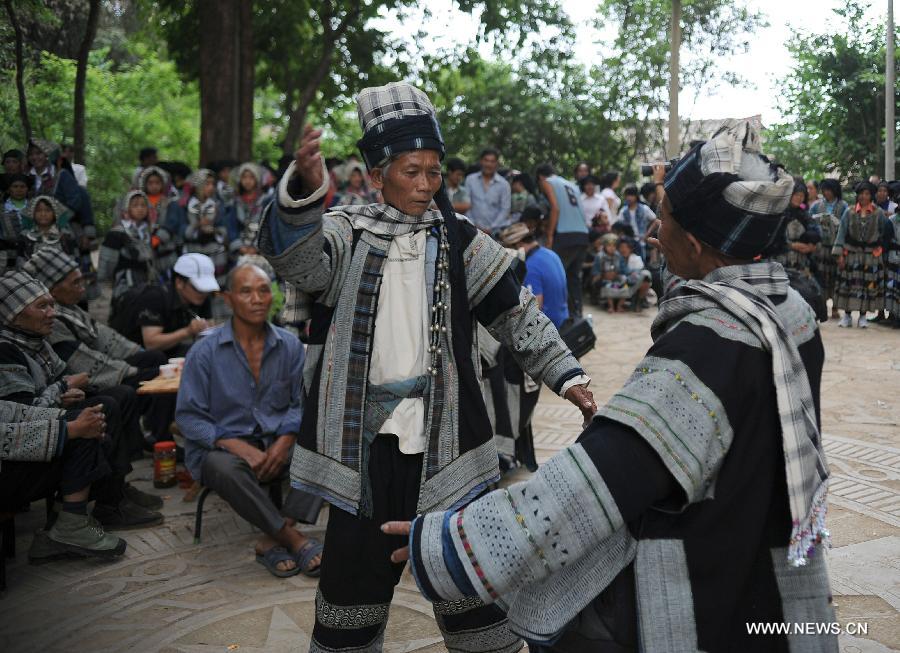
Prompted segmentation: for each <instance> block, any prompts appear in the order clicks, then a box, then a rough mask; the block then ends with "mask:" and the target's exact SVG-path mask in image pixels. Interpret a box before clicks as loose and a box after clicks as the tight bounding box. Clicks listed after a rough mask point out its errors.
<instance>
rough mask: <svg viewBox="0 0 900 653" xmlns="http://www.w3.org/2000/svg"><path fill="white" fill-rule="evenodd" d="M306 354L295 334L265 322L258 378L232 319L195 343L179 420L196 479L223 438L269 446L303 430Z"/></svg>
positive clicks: (184, 378) (184, 376)
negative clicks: (304, 364) (258, 441)
mask: <svg viewBox="0 0 900 653" xmlns="http://www.w3.org/2000/svg"><path fill="white" fill-rule="evenodd" d="M304 358H305V353H304V351H303V345H302V344H301V342H300V341H299V340H298V339H297V338H296V337H295V336H294V335H293V334H291V333H290V332H288V331H286V330H284V329H281V328H279V327H276V326H273V325H271V324H267V325H266V342H265V345H264V348H263V356H262V362H261V363H260V370H259V382H257V381H256V380H255V379H254V378H253V374H252V373H251V372H250V364H249V362H248V361H247V357H246V355H245V354H244V351H243V350H242V349H241V346H240V344H239V343H238V341H237V340H236V339H235V337H234V331H233V330H232V326H231V321H230V320H229V321H228V322H226V323H225V324H224V325H222V326H221V327H219V328H218V329H217V330H216V331H215V332H214V333H212V334H210V335H209V336H207V337H206V338H204V339H203V340H201V341H200V342H198V343H196V344H195V345H194V346H193V347H191V350H190V352H188V356H187V360H186V361H185V364H184V372H183V373H182V378H181V386H180V387H179V390H178V403H177V408H176V411H175V421H176V422H177V423H178V427H179V428H180V429H181V432H182V433H183V434H184V438H185V465H186V466H187V468H188V470H189V471H190V472H191V475H192V476H193V477H194V478H195V479H200V470H201V469H202V467H203V461H204V460H205V459H206V454H207V453H209V452H210V451H211V450H213V449H215V447H216V441H218V440H220V439H224V438H249V439H254V440H262V441H263V442H264V443H265V445H266V446H268V445H270V444H271V443H272V442H273V441H274V439H275V438H276V437H277V436H280V435H285V434H287V433H292V434H296V433H298V432H299V430H300V420H301V419H302V417H303V408H302V403H301V391H302V385H303V362H304Z"/></svg>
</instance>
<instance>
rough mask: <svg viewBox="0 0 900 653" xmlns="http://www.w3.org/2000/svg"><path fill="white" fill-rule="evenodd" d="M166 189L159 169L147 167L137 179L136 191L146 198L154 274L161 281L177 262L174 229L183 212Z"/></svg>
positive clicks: (176, 241) (166, 185)
mask: <svg viewBox="0 0 900 653" xmlns="http://www.w3.org/2000/svg"><path fill="white" fill-rule="evenodd" d="M169 188H170V184H169V175H168V173H167V172H166V171H165V170H163V169H162V168H160V167H159V166H147V167H146V168H144V169H143V171H141V174H140V176H139V177H138V190H141V191H143V193H144V195H146V196H147V207H148V210H149V212H148V214H147V224H148V225H149V226H150V245H151V247H152V248H153V260H154V262H155V265H156V272H157V275H158V276H161V277H163V278H164V279H168V274H169V271H170V270H171V269H172V267H173V266H174V265H175V261H176V260H178V249H179V248H178V230H179V228H178V226H179V224H180V223H181V221H182V218H181V216H182V213H183V209H182V208H181V207H180V206H178V202H177V201H176V197H175V196H173V195H172V194H170V193H169Z"/></svg>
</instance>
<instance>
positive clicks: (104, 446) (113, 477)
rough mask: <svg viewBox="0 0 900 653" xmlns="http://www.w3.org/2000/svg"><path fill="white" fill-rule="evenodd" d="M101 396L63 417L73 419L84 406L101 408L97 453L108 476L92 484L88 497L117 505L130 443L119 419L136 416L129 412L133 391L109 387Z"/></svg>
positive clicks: (128, 464)
mask: <svg viewBox="0 0 900 653" xmlns="http://www.w3.org/2000/svg"><path fill="white" fill-rule="evenodd" d="M103 393H104V394H97V395H92V396H90V397H88V398H87V399H85V400H84V401H83V402H81V403H80V404H79V405H78V406H76V407H75V408H72V409H69V411H67V413H66V418H67V419H68V420H73V419H75V417H77V416H78V413H80V412H81V410H82V409H84V408H87V407H88V406H95V405H97V404H101V405H102V406H103V413H104V414H105V415H106V437H105V438H104V439H103V440H102V441H100V450H101V452H102V454H103V457H104V459H105V460H106V463H107V465H108V473H107V474H105V475H104V476H103V478H100V479H99V480H98V481H97V482H96V483H94V484H93V485H92V487H91V498H92V499H96V500H97V503H101V504H105V505H118V503H119V501H121V500H122V496H123V492H124V488H125V476H127V475H128V473H129V472H130V471H131V443H130V442H129V436H128V435H127V434H126V425H125V422H124V420H123V416H125V415H126V414H127V415H128V417H129V418H130V419H132V420H134V421H136V416H135V415H132V414H131V413H133V412H136V411H135V405H136V403H137V402H136V395H135V393H134V390H132V389H131V388H129V387H127V386H113V387H112V388H107V389H106V390H104V391H103ZM129 401H130V402H131V403H130V404H129ZM123 404H124V405H125V409H124V410H123V408H122V406H123ZM129 411H131V412H129ZM132 428H133V425H132ZM138 434H140V431H138Z"/></svg>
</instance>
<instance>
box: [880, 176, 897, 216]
mask: <svg viewBox="0 0 900 653" xmlns="http://www.w3.org/2000/svg"><path fill="white" fill-rule="evenodd" d="M875 204H877V205H878V208H880V209H881V210H882V211H884V215H885V216H887V217H888V218H889V217H891V216H892V215H894V214H895V213H896V212H897V202H895V201H893V200H892V199H891V186H890V184H888V183H887V182H886V181H882V182H881V183H879V184H878V189H877V190H876V191H875Z"/></svg>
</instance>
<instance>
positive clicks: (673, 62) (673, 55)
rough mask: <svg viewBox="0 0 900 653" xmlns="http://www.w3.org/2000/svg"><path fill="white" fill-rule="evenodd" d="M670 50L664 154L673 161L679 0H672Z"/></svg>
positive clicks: (676, 123) (676, 127)
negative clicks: (667, 130) (667, 118)
mask: <svg viewBox="0 0 900 653" xmlns="http://www.w3.org/2000/svg"><path fill="white" fill-rule="evenodd" d="M670 37H671V41H672V50H671V52H670V53H669V142H668V147H667V148H666V154H667V155H668V157H669V158H670V159H674V158H675V157H676V156H678V155H679V154H680V153H681V137H680V136H679V128H680V126H681V125H680V124H679V118H678V91H679V90H681V83H680V79H679V78H680V77H681V65H680V55H681V0H672V30H671V34H670Z"/></svg>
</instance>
